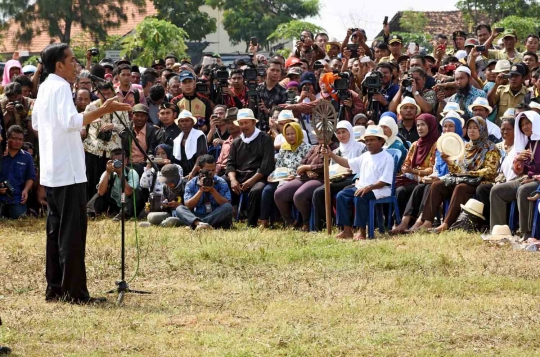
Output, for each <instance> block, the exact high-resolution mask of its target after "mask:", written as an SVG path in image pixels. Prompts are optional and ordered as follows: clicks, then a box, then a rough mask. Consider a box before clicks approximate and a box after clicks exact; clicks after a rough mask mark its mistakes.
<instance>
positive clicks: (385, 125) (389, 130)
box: [379, 115, 407, 167]
mask: <svg viewBox="0 0 540 357" xmlns="http://www.w3.org/2000/svg"><path fill="white" fill-rule="evenodd" d="M379 126H380V127H381V128H382V130H383V131H384V135H386V136H387V137H388V139H386V144H385V145H384V148H385V149H397V150H399V151H401V159H399V163H398V167H401V165H403V161H404V160H405V157H406V156H407V149H406V148H405V145H403V142H402V141H401V139H400V138H399V137H398V134H399V128H398V126H397V123H396V121H395V120H394V119H393V118H392V117H390V116H384V115H383V116H382V117H381V119H380V120H379Z"/></svg>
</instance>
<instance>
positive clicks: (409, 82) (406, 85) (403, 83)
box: [401, 72, 414, 96]
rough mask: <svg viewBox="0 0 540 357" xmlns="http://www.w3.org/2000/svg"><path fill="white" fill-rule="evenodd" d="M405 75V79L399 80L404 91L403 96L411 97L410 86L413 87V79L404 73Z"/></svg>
mask: <svg viewBox="0 0 540 357" xmlns="http://www.w3.org/2000/svg"><path fill="white" fill-rule="evenodd" d="M405 75H406V76H405V78H403V79H402V80H401V86H402V87H403V88H404V89H405V93H404V95H406V96H412V85H413V81H414V78H413V76H412V75H411V74H410V73H408V72H405Z"/></svg>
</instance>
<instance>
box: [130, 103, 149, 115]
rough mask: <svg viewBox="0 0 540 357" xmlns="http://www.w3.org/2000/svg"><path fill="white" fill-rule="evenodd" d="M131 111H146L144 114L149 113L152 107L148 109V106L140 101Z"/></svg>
mask: <svg viewBox="0 0 540 357" xmlns="http://www.w3.org/2000/svg"><path fill="white" fill-rule="evenodd" d="M131 112H132V113H144V114H148V113H149V112H150V109H148V107H147V106H146V105H144V104H142V103H139V104H135V105H134V106H133V108H131Z"/></svg>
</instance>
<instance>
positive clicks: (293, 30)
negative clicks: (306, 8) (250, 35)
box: [268, 20, 326, 41]
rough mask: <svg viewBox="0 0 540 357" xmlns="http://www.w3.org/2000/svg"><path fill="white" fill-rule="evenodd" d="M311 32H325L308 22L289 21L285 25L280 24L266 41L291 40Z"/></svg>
mask: <svg viewBox="0 0 540 357" xmlns="http://www.w3.org/2000/svg"><path fill="white" fill-rule="evenodd" d="M305 30H308V31H311V32H312V33H314V34H316V33H318V32H326V30H325V29H323V28H322V27H320V26H317V25H315V24H312V23H311V22H308V21H301V20H291V21H289V22H287V23H285V24H280V25H279V26H278V27H277V29H276V30H275V31H274V32H272V33H271V34H270V36H268V41H279V40H282V39H292V38H298V37H300V33H302V31H305Z"/></svg>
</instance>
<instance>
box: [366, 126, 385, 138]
mask: <svg viewBox="0 0 540 357" xmlns="http://www.w3.org/2000/svg"><path fill="white" fill-rule="evenodd" d="M368 136H376V137H379V138H382V139H384V140H388V137H387V136H386V135H384V130H383V129H382V128H381V127H380V126H378V125H370V126H368V127H367V129H366V131H365V133H364V135H362V139H365V138H367V137H368Z"/></svg>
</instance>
